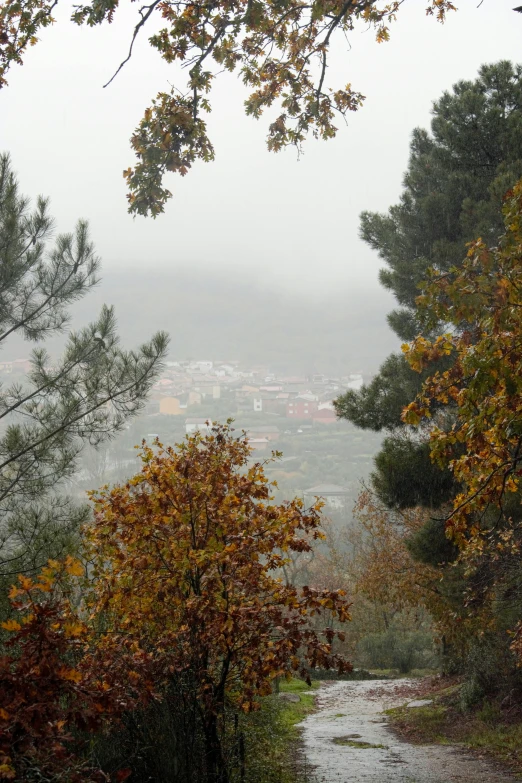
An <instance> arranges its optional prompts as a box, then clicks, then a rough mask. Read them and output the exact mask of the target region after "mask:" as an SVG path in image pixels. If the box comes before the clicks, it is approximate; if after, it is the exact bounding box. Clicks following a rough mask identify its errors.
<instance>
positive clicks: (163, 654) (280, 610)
mask: <svg viewBox="0 0 522 783" xmlns="http://www.w3.org/2000/svg"><path fill="white" fill-rule="evenodd" d="M251 453H252V452H251V449H250V447H249V446H248V442H247V440H246V438H245V436H244V434H243V435H239V436H238V435H236V433H235V432H234V430H233V429H232V428H231V426H230V425H229V424H227V425H218V426H216V427H214V428H213V429H212V431H211V432H210V433H209V434H207V435H203V434H201V433H196V434H194V435H193V436H191V437H189V438H187V439H186V440H185V441H184V442H183V443H181V444H179V445H178V447H177V449H173V448H170V447H169V448H164V447H163V446H162V445H161V444H157V446H156V448H152V447H150V446H147V445H145V444H144V445H143V449H142V452H141V459H142V462H143V468H142V471H141V473H139V474H138V475H136V476H135V477H134V478H132V479H131V480H130V481H129V482H127V483H126V484H125V485H122V486H116V487H114V488H112V489H109V488H106V489H103V490H102V491H101V492H99V493H97V494H95V495H94V496H93V499H94V501H95V519H94V523H93V524H92V527H90V529H89V530H88V531H87V537H88V541H89V546H90V552H91V557H92V559H93V569H94V571H93V577H94V578H93V592H92V595H91V604H92V606H91V611H92V612H94V613H95V614H97V615H98V616H100V617H103V626H104V628H105V629H106V630H105V632H104V633H102V636H101V639H100V642H99V651H100V654H101V655H102V656H103V657H104V658H105V659H106V660H111V659H112V660H120V659H121V656H122V652H123V653H125V651H132V652H135V651H137V650H143V651H146V652H147V653H149V652H150V653H151V654H152V655H153V657H154V659H155V661H156V662H157V663H160V664H161V666H160V668H161V671H162V678H163V683H165V684H166V683H168V681H169V679H172V678H178V681H179V680H183V678H185V681H186V682H187V683H191V686H189V685H187V688H188V687H191V688H192V690H191V697H192V698H193V700H194V703H195V705H196V708H197V710H198V712H199V715H200V720H201V726H202V730H203V732H204V738H205V754H206V761H205V763H206V779H207V781H209V783H211V782H212V783H224V782H225V781H227V780H228V774H227V769H226V763H225V760H224V758H223V755H222V750H221V743H220V717H221V715H222V713H223V709H224V707H225V703H226V701H227V700H229V701H231V702H233V703H235V704H236V705H237V706H238V707H239V708H240V709H242V710H245V711H249V710H251V709H255V708H256V705H257V699H258V697H259V696H263V695H265V694H268V693H270V692H271V688H272V681H273V680H274V678H275V677H281V676H291V675H292V674H301V676H303V677H305V678H307V677H308V667H314V666H318V667H324V668H332V667H336V668H337V669H338V670H339V671H340V672H342V671H347V670H349V669H350V665H349V664H348V663H347V662H346V661H345V660H344V659H343V658H342V657H341V656H339V655H337V654H335V652H334V651H332V642H333V639H334V636H335V635H336V634H335V632H334V631H333V630H332V629H331V628H330V627H325V629H324V631H322V632H321V631H318V630H315V629H314V628H313V627H312V623H311V620H312V618H313V620H314V626H316V622H315V621H316V619H317V617H318V616H320V615H322V614H328V617H331V616H332V615H333V616H334V617H335V618H336V619H337V620H338V621H341V622H343V621H345V620H348V619H349V615H348V604H347V602H346V600H345V597H344V593H343V592H342V591H339V590H322V591H320V590H313V589H310V588H308V587H302V588H299V589H298V588H296V587H294V586H292V585H289V584H286V583H285V582H284V580H283V579H282V577H281V576H280V575H279V574H280V572H281V568H282V566H283V565H284V564H285V562H286V559H287V555H288V553H291V552H306V551H309V550H310V547H311V541H313V540H314V539H319V538H321V535H322V534H321V531H320V514H319V512H320V504H316V505H315V506H313V507H312V508H310V509H305V508H304V506H303V503H302V501H301V500H298V499H296V500H293V501H291V502H288V503H285V504H282V505H275V504H274V503H273V501H272V498H271V495H270V484H269V482H268V481H267V479H266V477H265V475H264V472H263V466H262V465H261V464H260V463H252V459H251ZM337 635H338V636H339V637H342V634H341V633H340V632H339V633H338V634H337ZM129 676H132V673H130V674H129ZM135 676H136V679H137V680H138V679H139V675H138V674H136V675H135ZM160 682H161V679H160V680H158V685H159V684H160Z"/></svg>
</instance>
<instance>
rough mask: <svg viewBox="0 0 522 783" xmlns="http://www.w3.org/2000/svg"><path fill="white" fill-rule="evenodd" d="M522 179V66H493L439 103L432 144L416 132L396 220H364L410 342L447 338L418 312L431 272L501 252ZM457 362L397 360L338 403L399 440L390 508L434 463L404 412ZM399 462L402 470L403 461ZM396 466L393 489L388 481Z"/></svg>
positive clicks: (382, 470) (381, 473) (384, 480)
mask: <svg viewBox="0 0 522 783" xmlns="http://www.w3.org/2000/svg"><path fill="white" fill-rule="evenodd" d="M520 176H522V66H520V65H516V66H515V65H513V64H512V63H510V62H507V61H502V62H499V63H495V64H492V65H484V66H482V68H481V69H480V71H479V76H478V78H477V79H476V80H475V81H473V82H471V81H462V82H458V83H457V84H455V85H454V86H453V90H452V91H451V92H445V93H443V95H442V96H441V98H440V99H439V100H438V101H435V103H434V105H433V120H432V123H431V134H430V133H428V131H426V130H424V129H420V128H417V129H415V130H414V132H413V136H412V142H411V146H410V160H409V165H408V170H407V172H406V174H405V176H404V182H403V184H404V189H403V192H402V194H401V197H400V200H399V203H398V204H395V205H393V206H392V207H390V209H389V210H388V212H387V213H386V214H379V213H372V212H363V213H362V215H361V236H362V238H363V239H364V240H365V241H366V242H367V243H368V244H369V245H370V247H372V248H373V249H374V250H376V251H377V253H378V254H379V257H380V258H381V259H382V260H383V261H384V262H385V264H386V268H385V269H382V270H381V272H380V280H381V283H382V284H383V285H384V286H385V287H386V288H388V289H389V290H391V291H392V292H393V293H394V295H395V297H396V299H397V302H398V304H399V307H398V308H397V309H396V310H394V311H393V312H392V313H390V315H389V316H388V321H389V324H390V326H391V327H392V329H393V330H394V331H395V332H396V334H397V335H398V336H399V337H400V338H401V340H410V339H412V338H413V337H414V336H416V335H417V334H426V335H427V336H431V335H432V334H434V333H437V329H438V326H437V323H434V322H433V319H431V322H430V323H429V324H428V323H427V320H426V319H425V318H423V316H422V315H421V314H420V313H419V311H418V309H417V305H416V298H417V296H419V295H420V293H421V291H420V289H419V284H420V283H421V282H422V281H423V280H425V279H426V276H427V270H428V269H429V268H430V267H433V268H435V269H438V270H440V271H441V272H444V271H446V270H448V269H449V268H450V267H452V266H460V265H461V264H462V261H463V259H464V258H465V257H466V244H467V242H470V241H472V240H474V239H476V237H477V236H482V237H483V238H484V239H485V240H487V241H488V242H490V243H492V244H494V242H495V238H496V237H497V236H499V235H500V234H501V232H502V225H503V224H502V212H501V205H502V198H503V195H504V193H505V192H506V190H507V189H508V188H509V187H511V186H512V185H513V184H514V183H515V182H516V181H517V180H518V179H519V178H520ZM449 362H450V360H449V359H448V358H447V357H442V358H441V359H440V360H439V361H438V362H437V366H434V365H431V366H430V367H429V368H427V369H426V371H425V372H424V373H417V372H414V371H413V370H412V369H411V368H410V366H409V364H408V363H407V362H406V360H405V359H404V357H403V356H402V355H396V354H393V355H391V356H390V357H388V359H386V361H385V362H384V364H383V365H382V367H381V368H380V371H379V373H378V374H377V375H376V376H375V378H374V379H373V380H372V381H371V383H370V384H368V385H367V386H364V387H363V388H362V389H361V390H360V391H348V392H347V393H346V394H344V395H342V396H341V397H339V399H338V400H337V401H336V410H337V413H338V415H339V416H340V417H341V418H345V419H348V420H349V421H351V422H353V423H354V424H356V425H357V426H359V427H362V428H363V429H371V430H375V431H381V430H388V431H389V432H390V433H392V434H391V435H390V437H388V438H387V439H386V440H385V442H384V447H383V452H382V453H381V455H379V458H378V459H377V464H376V474H375V477H376V482H375V489H376V490H377V492H378V493H379V491H380V490H382V496H381V499H382V500H383V501H384V502H386V503H390V504H391V505H398V506H400V507H404V505H405V504H406V505H407V504H408V502H407V499H406V497H405V492H404V488H405V487H407V486H410V487H411V486H412V483H411V475H410V469H411V465H412V464H413V463H418V464H419V465H420V464H421V463H422V462H423V459H422V457H423V455H425V449H424V448H423V446H422V445H421V444H419V437H418V436H416V437H415V438H413V439H407V438H404V435H403V433H402V432H401V430H402V428H403V423H402V421H401V418H400V416H401V412H402V409H403V408H404V406H405V405H407V404H408V403H410V402H411V401H412V400H413V399H415V397H416V395H417V394H418V393H419V392H420V390H421V388H422V384H423V381H424V380H425V379H426V377H427V376H428V375H430V374H432V372H434V371H436V370H439V371H441V372H444V371H445V370H446V369H447V367H448V366H449ZM393 433H395V434H393ZM407 452H408V456H407V455H406V453H407ZM399 453H401V454H402V456H403V457H404V460H403V461H402V463H401V462H400V461H397V456H398V454H399ZM391 464H393V466H394V476H393V481H390V476H388V475H386V470H387V467H386V466H389V465H391ZM401 464H402V476H401ZM424 468H426V469H419V470H418V471H417V480H418V481H419V482H420V481H423V480H424V482H425V487H424V488H422V487H420V486H419V485H417V487H416V489H415V491H414V492H413V493H412V497H411V505H416V503H418V502H419V497H426V498H427V497H430V496H431V494H432V488H431V483H432V481H433V480H434V476H433V470H431V469H429V470H428V469H427V468H428V465H427V464H426V462H425V461H424ZM437 484H438V490H437V492H436V493H435V494H436V495H437V498H438V502H443V501H445V500H449V499H450V497H451V496H452V495H453V493H454V491H455V489H456V486H455V484H454V483H452V482H449V481H447V480H445V479H443V477H442V476H441V477H440V481H438V482H437ZM401 487H402V488H401ZM384 488H386V489H385V490H384ZM399 488H401V489H399ZM395 490H397V492H398V494H397V495H396V497H394V492H395ZM390 492H391V494H390Z"/></svg>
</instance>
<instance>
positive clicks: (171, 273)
mask: <svg viewBox="0 0 522 783" xmlns="http://www.w3.org/2000/svg"><path fill="white" fill-rule="evenodd" d="M102 275H103V277H102V280H101V282H100V283H99V285H98V286H97V287H96V288H95V289H94V290H92V291H91V292H90V293H89V294H88V295H87V296H86V297H85V299H84V300H82V301H81V302H78V303H77V304H76V305H75V306H74V307H73V308H72V310H71V312H72V320H71V326H72V328H78V327H79V326H82V325H83V324H85V323H87V322H88V321H89V320H91V319H93V318H94V317H95V316H96V314H97V313H98V312H99V310H100V307H101V306H102V304H103V303H106V304H111V305H114V306H115V309H116V316H117V320H118V327H119V332H120V335H121V337H122V340H123V342H124V344H125V346H126V347H129V348H130V347H134V346H136V345H138V344H139V343H141V342H143V341H144V340H146V339H148V337H149V336H150V335H151V334H152V333H153V332H155V331H157V330H158V329H163V330H165V331H167V332H168V333H169V334H170V337H171V350H170V354H171V358H173V359H180V360H183V359H188V358H209V359H238V360H241V361H245V362H254V363H266V364H269V365H270V366H271V367H272V368H273V369H275V370H277V369H281V370H288V371H291V372H296V373H297V372H308V371H316V372H328V373H332V374H335V373H339V374H342V373H346V372H352V371H360V372H364V373H372V372H375V371H376V370H377V368H378V366H379V364H380V362H381V361H382V360H383V359H384V358H385V357H386V356H387V355H388V353H389V352H390V351H392V350H396V349H397V348H398V343H397V338H396V337H395V335H394V334H393V333H392V332H391V330H390V329H389V327H388V325H387V322H386V313H387V312H389V310H391V309H392V307H393V300H392V298H391V296H390V295H389V294H388V293H387V292H385V291H383V290H380V289H378V288H377V287H376V284H375V283H374V284H373V286H372V287H370V285H368V286H367V287H365V286H364V284H361V283H360V282H359V283H358V284H357V287H354V288H347V287H346V285H343V286H342V287H340V289H339V290H338V291H337V292H336V293H335V294H329V295H326V294H324V293H322V292H321V293H317V294H315V293H313V291H312V290H310V288H307V289H303V287H302V286H301V288H298V282H296V290H295V291H293V292H292V291H289V290H288V288H286V287H282V286H279V287H277V286H274V285H273V283H272V284H271V281H270V279H262V278H259V279H257V280H256V279H254V278H253V277H251V276H248V275H244V276H241V275H239V274H238V273H237V272H234V273H228V272H223V271H221V272H220V273H213V272H211V271H208V269H207V270H205V271H204V272H203V271H201V270H188V269H185V270H181V271H180V270H179V269H171V270H168V269H165V268H161V269H154V268H151V269H149V270H147V269H145V268H141V269H131V268H129V269H128V270H126V271H124V270H122V269H121V268H120V269H119V270H111V271H109V272H106V273H103V270H102ZM62 344H63V339H59V338H55V339H54V340H51V341H48V342H47V347H48V349H49V351H50V352H51V354H56V353H58V352H59V351H60V348H61V345H62ZM29 350H30V349H29V346H28V345H27V344H22V341H21V340H20V341H18V340H15V339H13V340H11V341H9V344H8V345H7V346H6V349H5V350H4V351H3V353H2V358H3V359H5V360H9V359H14V358H24V357H25V356H27V355H28V353H29Z"/></svg>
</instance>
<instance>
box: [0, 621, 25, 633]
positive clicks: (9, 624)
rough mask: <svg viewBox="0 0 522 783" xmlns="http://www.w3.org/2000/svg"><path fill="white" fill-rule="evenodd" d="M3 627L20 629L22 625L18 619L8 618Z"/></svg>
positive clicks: (12, 629)
mask: <svg viewBox="0 0 522 783" xmlns="http://www.w3.org/2000/svg"><path fill="white" fill-rule="evenodd" d="M2 628H3V629H4V630H5V631H20V630H21V628H22V626H21V625H20V623H17V622H16V620H7V621H6V622H5V623H2Z"/></svg>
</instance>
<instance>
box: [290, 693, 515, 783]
mask: <svg viewBox="0 0 522 783" xmlns="http://www.w3.org/2000/svg"><path fill="white" fill-rule="evenodd" d="M406 684H407V681H404V680H401V681H400V686H398V682H397V681H393V680H370V681H361V682H334V683H327V684H324V685H322V686H321V688H320V689H319V691H318V692H317V699H316V712H315V713H313V714H312V715H309V716H308V717H307V718H306V720H305V721H304V722H303V723H302V724H301V727H302V730H303V743H304V753H305V756H306V766H307V768H308V769H310V768H311V769H312V770H313V774H312V775H311V778H312V779H313V780H314V781H316V783H513V781H515V780H516V778H514V777H510V776H509V775H505V774H503V773H499V772H498V770H495V769H494V768H493V767H492V766H490V765H489V764H488V763H487V762H485V761H482V760H480V759H477V758H474V757H472V756H469V755H466V754H464V753H462V752H461V751H459V750H457V749H455V748H451V747H449V746H446V745H410V744H408V743H407V742H404V741H402V740H401V739H399V738H397V737H395V736H394V735H393V734H392V732H391V731H390V730H389V729H388V728H387V726H386V718H385V716H384V715H383V714H382V712H383V710H386V709H389V708H391V707H395V706H398V705H399V704H404V703H405V702H407V701H408V698H407V697H406V698H405V696H404V685H406ZM398 690H399V691H402V694H400V693H398V692H397V691H398ZM412 698H413V697H412Z"/></svg>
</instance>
